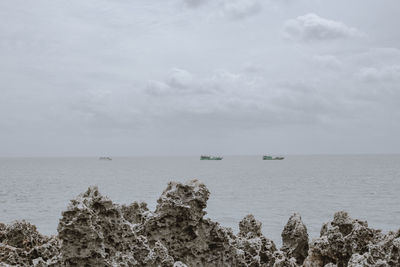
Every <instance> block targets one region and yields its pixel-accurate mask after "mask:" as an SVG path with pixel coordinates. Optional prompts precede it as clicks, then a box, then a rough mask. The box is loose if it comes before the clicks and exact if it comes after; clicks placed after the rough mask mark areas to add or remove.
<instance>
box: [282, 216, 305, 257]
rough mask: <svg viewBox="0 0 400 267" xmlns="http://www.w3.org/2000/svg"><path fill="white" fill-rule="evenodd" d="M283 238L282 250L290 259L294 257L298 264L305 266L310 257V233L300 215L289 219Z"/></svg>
mask: <svg viewBox="0 0 400 267" xmlns="http://www.w3.org/2000/svg"><path fill="white" fill-rule="evenodd" d="M281 236H282V244H283V246H282V248H281V250H282V251H284V252H286V254H287V255H288V257H294V258H295V259H296V262H297V263H298V264H303V262H304V259H305V258H306V257H307V255H308V233H307V228H306V226H305V225H304V223H303V221H302V220H301V216H300V215H299V214H297V213H295V214H293V215H292V216H291V217H290V218H289V221H288V222H287V224H286V226H285V228H284V229H283V232H282V235H281Z"/></svg>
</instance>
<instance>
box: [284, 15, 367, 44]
mask: <svg viewBox="0 0 400 267" xmlns="http://www.w3.org/2000/svg"><path fill="white" fill-rule="evenodd" d="M360 35H361V33H360V32H359V31H358V30H357V29H356V28H352V27H349V26H347V25H346V24H344V23H342V22H340V21H334V20H329V19H325V18H322V17H319V16H318V15H316V14H313V13H309V14H306V15H304V16H299V17H297V18H296V19H290V20H288V21H286V22H285V26H284V36H285V37H286V38H288V39H293V40H301V41H322V40H334V39H341V38H348V37H355V36H360Z"/></svg>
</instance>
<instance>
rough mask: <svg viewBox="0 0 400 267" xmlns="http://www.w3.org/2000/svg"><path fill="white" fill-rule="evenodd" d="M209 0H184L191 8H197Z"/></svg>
mask: <svg viewBox="0 0 400 267" xmlns="http://www.w3.org/2000/svg"><path fill="white" fill-rule="evenodd" d="M206 2H208V1H207V0H183V3H184V5H185V6H187V7H189V8H196V7H199V6H202V5H203V4H205V3H206Z"/></svg>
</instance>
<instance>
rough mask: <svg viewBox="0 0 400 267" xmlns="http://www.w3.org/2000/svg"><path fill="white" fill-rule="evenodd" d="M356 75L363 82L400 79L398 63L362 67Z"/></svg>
mask: <svg viewBox="0 0 400 267" xmlns="http://www.w3.org/2000/svg"><path fill="white" fill-rule="evenodd" d="M357 76H358V77H359V78H360V79H361V80H362V81H365V82H395V81H400V65H396V66H386V67H380V68H376V67H364V68H362V69H360V71H359V72H358V73H357Z"/></svg>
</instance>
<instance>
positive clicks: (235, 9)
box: [221, 0, 262, 19]
mask: <svg viewBox="0 0 400 267" xmlns="http://www.w3.org/2000/svg"><path fill="white" fill-rule="evenodd" d="M221 5H222V12H223V14H224V15H226V16H228V17H230V18H232V19H244V18H247V17H250V16H253V15H255V14H258V13H259V12H260V11H261V10H262V4H261V2H260V1H259V0H224V1H222V2H221Z"/></svg>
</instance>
